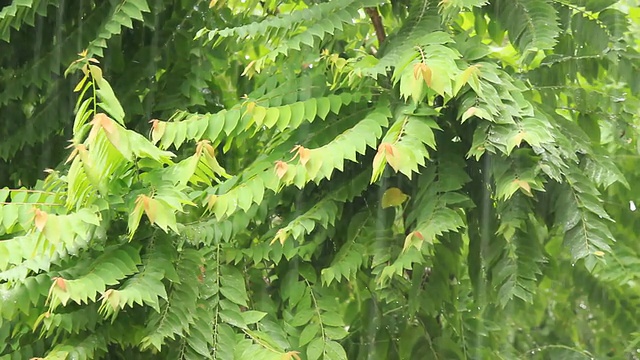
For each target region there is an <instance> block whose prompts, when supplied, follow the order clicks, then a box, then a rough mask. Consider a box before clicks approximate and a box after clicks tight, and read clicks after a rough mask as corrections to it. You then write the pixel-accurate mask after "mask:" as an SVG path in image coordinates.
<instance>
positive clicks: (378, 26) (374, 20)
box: [364, 7, 387, 46]
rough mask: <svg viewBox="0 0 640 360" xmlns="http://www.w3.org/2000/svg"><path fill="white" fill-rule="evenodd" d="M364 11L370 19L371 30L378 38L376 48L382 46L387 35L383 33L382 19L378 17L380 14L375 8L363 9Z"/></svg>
mask: <svg viewBox="0 0 640 360" xmlns="http://www.w3.org/2000/svg"><path fill="white" fill-rule="evenodd" d="M364 11H365V12H366V13H367V15H369V17H370V18H371V24H373V28H374V29H375V31H376V37H377V38H378V46H380V45H382V42H383V41H384V39H386V38H387V35H386V33H385V31H384V25H382V18H381V17H380V13H379V12H378V8H377V7H368V8H364Z"/></svg>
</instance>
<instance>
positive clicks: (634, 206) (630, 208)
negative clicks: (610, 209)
mask: <svg viewBox="0 0 640 360" xmlns="http://www.w3.org/2000/svg"><path fill="white" fill-rule="evenodd" d="M629 210H631V211H636V203H634V202H633V200H630V201H629Z"/></svg>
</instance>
